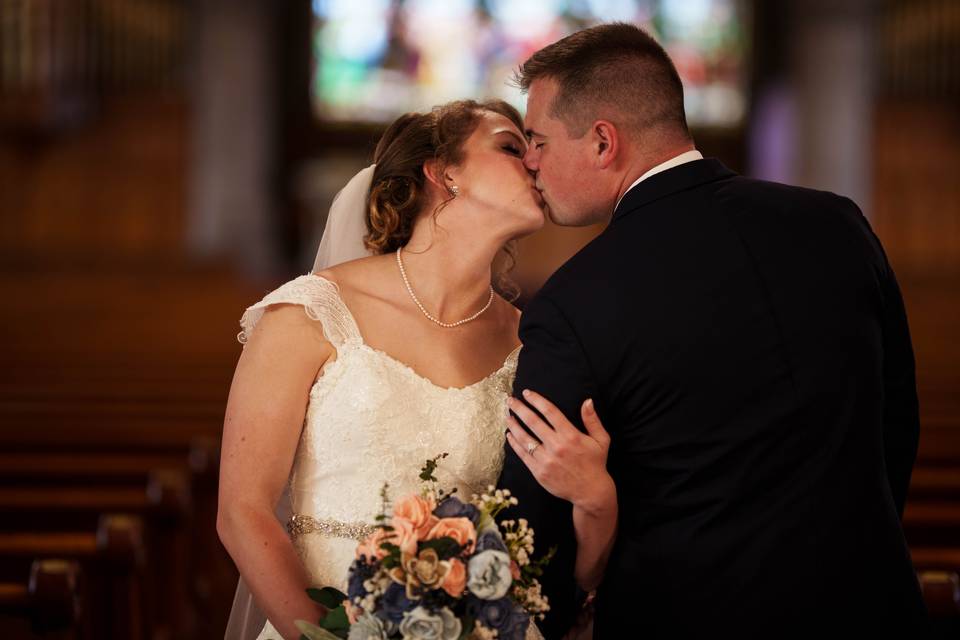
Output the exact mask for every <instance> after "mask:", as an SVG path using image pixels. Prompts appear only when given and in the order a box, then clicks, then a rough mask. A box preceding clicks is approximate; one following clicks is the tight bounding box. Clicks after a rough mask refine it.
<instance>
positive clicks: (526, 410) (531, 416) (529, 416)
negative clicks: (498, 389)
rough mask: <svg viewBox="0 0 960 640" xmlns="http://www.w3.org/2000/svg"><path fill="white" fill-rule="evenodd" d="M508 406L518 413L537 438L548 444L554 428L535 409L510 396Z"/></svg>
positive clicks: (518, 416) (521, 420)
mask: <svg viewBox="0 0 960 640" xmlns="http://www.w3.org/2000/svg"><path fill="white" fill-rule="evenodd" d="M507 406H509V407H510V410H511V411H513V412H514V413H515V414H517V418H519V419H520V422H522V423H523V424H524V425H525V426H526V427H527V429H529V430H530V431H532V432H533V435H535V436H536V437H537V439H538V440H539V441H540V442H542V443H544V444H546V443H547V442H548V441H549V439H550V436H552V435H553V429H552V428H551V427H550V425H548V424H547V423H546V422H544V421H543V420H541V419H540V416H538V415H537V414H536V413H534V411H533V410H532V409H531V408H530V407H528V406H527V405H525V404H524V403H523V402H522V401H521V400H517V399H516V398H513V397H510V398H507Z"/></svg>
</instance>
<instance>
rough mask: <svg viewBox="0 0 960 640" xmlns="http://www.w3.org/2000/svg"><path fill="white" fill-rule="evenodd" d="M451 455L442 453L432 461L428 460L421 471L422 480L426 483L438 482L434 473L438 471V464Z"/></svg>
mask: <svg viewBox="0 0 960 640" xmlns="http://www.w3.org/2000/svg"><path fill="white" fill-rule="evenodd" d="M448 455H449V454H447V453H441V454H440V455H438V456H437V457H436V458H433V459H432V460H427V462H426V464H424V465H423V468H422V469H421V470H420V479H421V480H423V481H424V482H430V481H433V482H437V479H436V478H435V477H434V475H433V472H434V471H436V470H437V463H438V462H439V461H440V460H443V459H444V458H446V457H447V456H448Z"/></svg>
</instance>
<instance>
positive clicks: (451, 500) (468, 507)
mask: <svg viewBox="0 0 960 640" xmlns="http://www.w3.org/2000/svg"><path fill="white" fill-rule="evenodd" d="M433 515H435V516H437V517H438V518H467V519H468V520H470V522H472V523H473V526H474V527H476V526H477V524H479V522H480V510H479V509H477V508H476V507H475V506H473V505H472V504H467V503H465V502H463V501H461V500H460V499H459V498H455V497H453V496H447V497H446V498H444V499H443V502H441V503H440V504H439V505H437V508H436V509H434V510H433Z"/></svg>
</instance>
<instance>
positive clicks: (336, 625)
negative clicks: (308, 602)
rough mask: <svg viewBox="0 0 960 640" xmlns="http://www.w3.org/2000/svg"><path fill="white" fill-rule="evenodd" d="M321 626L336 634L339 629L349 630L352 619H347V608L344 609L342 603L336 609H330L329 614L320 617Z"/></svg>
mask: <svg viewBox="0 0 960 640" xmlns="http://www.w3.org/2000/svg"><path fill="white" fill-rule="evenodd" d="M320 627H321V628H323V629H326V630H327V631H331V632H333V633H335V634H336V632H337V631H346V630H348V629H349V628H350V620H348V619H347V610H346V609H344V608H343V606H342V605H341V606H339V607H337V608H336V609H330V611H328V612H327V615H325V616H323V617H322V618H321V619H320ZM337 635H340V634H337Z"/></svg>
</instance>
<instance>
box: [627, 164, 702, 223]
mask: <svg viewBox="0 0 960 640" xmlns="http://www.w3.org/2000/svg"><path fill="white" fill-rule="evenodd" d="M694 160H703V154H702V153H700V152H699V151H697V150H696V149H693V150H692V151H684V152H683V153H681V154H680V155H678V156H674V157H672V158H670V159H669V160H667V161H666V162H661V163H660V164H658V165H657V166H655V167H654V168H652V169H650V170H649V171H647V172H646V173H645V174H643V175H642V176H640V177H639V178H637V179H636V180H634V182H633V184H631V185H630V186H629V187H627V190H626V191H624V192H623V195H622V196H620V199H619V200H617V205H616V206H615V207H614V208H613V210H614V211H616V210H617V207H619V206H620V202H621V201H622V200H623V198H624V196H626V195H627V194H628V193H630V189H633V188H634V187H635V186H637V185H638V184H640V183H641V182H643V181H644V180H646V179H647V178H649V177H650V176H653V175H656V174H658V173H661V172H663V171H666V170H667V169H673V168H674V167H679V166H680V165H682V164H686V163H688V162H693V161H694Z"/></svg>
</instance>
